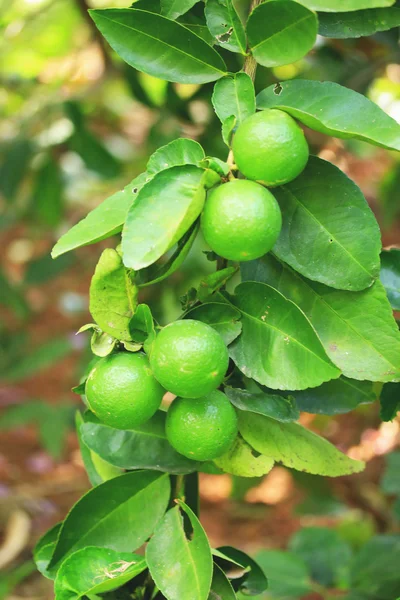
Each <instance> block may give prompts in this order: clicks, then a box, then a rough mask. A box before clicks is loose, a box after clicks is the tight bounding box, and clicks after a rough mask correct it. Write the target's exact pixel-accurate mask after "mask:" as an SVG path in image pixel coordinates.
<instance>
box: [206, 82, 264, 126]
mask: <svg viewBox="0 0 400 600" xmlns="http://www.w3.org/2000/svg"><path fill="white" fill-rule="evenodd" d="M212 103H213V106H214V110H215V112H216V113H217V116H218V118H219V120H220V121H221V122H222V123H224V122H225V120H226V119H227V118H228V117H231V116H232V115H234V116H235V117H236V121H235V125H239V124H240V123H242V121H244V120H245V119H247V117H250V116H251V115H252V114H254V113H255V111H256V97H255V92H254V84H253V82H252V80H251V79H250V77H249V76H248V75H247V74H246V73H235V74H234V75H227V76H226V77H223V78H222V79H220V80H219V81H217V83H216V84H215V86H214V92H213V95H212Z"/></svg>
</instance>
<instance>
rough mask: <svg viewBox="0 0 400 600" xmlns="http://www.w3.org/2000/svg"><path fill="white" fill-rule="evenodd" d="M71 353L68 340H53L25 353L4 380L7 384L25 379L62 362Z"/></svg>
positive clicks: (70, 345)
mask: <svg viewBox="0 0 400 600" xmlns="http://www.w3.org/2000/svg"><path fill="white" fill-rule="evenodd" d="M71 351H72V344H71V341H70V340H69V339H68V338H56V339H53V340H52V341H50V342H46V343H45V344H43V345H41V346H38V347H37V348H35V349H34V350H33V351H32V352H30V353H27V354H26V355H25V356H24V357H23V358H22V359H20V360H19V361H18V362H17V363H16V364H15V365H14V366H13V367H11V368H10V369H8V371H7V373H6V374H5V375H4V378H5V380H6V381H9V382H11V381H21V380H23V379H26V378H27V377H30V376H31V375H34V374H35V373H37V372H39V371H42V370H44V369H47V368H48V367H50V366H51V365H53V364H54V363H56V362H58V361H59V360H62V359H63V358H64V357H65V356H67V355H68V354H70V353H71Z"/></svg>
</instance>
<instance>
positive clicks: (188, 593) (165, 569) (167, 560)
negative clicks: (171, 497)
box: [146, 502, 212, 600]
mask: <svg viewBox="0 0 400 600" xmlns="http://www.w3.org/2000/svg"><path fill="white" fill-rule="evenodd" d="M181 510H182V511H184V512H185V513H186V515H187V517H188V519H189V521H190V524H191V527H192V530H193V533H192V535H191V536H190V539H188V538H187V537H186V533H185V530H184V524H183V516H182V513H181ZM146 560H147V564H148V566H149V570H150V573H151V576H152V577H153V579H154V581H155V583H156V585H157V587H158V588H159V590H161V592H162V593H163V594H164V596H166V598H168V600H183V598H184V599H185V600H207V598H208V595H209V592H210V586H211V578H212V556H211V549H210V544H209V542H208V539H207V536H206V534H205V532H204V529H203V528H202V526H201V524H200V522H199V521H198V519H197V517H196V515H195V514H194V513H193V511H192V510H191V509H190V508H189V507H188V506H186V505H185V504H184V503H183V502H179V506H175V508H171V509H170V510H169V511H168V512H167V514H166V515H165V516H164V518H163V520H162V521H161V523H160V524H159V525H158V527H157V529H156V531H155V533H154V535H153V537H152V538H151V540H150V542H149V543H148V545H147V548H146Z"/></svg>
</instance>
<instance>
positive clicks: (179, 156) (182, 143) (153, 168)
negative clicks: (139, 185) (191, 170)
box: [146, 138, 205, 175]
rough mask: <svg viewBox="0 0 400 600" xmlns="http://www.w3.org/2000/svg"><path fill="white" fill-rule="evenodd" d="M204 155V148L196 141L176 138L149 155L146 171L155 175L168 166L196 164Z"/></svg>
mask: <svg viewBox="0 0 400 600" xmlns="http://www.w3.org/2000/svg"><path fill="white" fill-rule="evenodd" d="M204 157H205V154H204V150H203V148H202V147H201V146H200V144H199V143H198V142H195V141H194V140H191V139H188V138H178V139H177V140H173V141H172V142H170V143H169V144H166V145H165V146H161V148H158V150H156V151H155V152H154V153H153V154H152V155H151V156H150V158H149V161H148V163H147V166H146V171H147V173H150V175H155V174H156V173H159V172H160V171H164V169H169V168H170V167H179V166H182V165H197V166H198V165H199V163H200V162H201V161H202V160H203V159H204Z"/></svg>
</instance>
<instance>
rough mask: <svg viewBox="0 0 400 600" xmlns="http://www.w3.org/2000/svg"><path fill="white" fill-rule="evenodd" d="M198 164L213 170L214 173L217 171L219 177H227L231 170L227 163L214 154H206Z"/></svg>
mask: <svg viewBox="0 0 400 600" xmlns="http://www.w3.org/2000/svg"><path fill="white" fill-rule="evenodd" d="M200 166H201V167H204V168H206V169H211V170H212V171H215V173H217V174H218V175H219V176H220V177H227V176H228V175H229V171H230V170H231V168H230V166H229V165H228V163H226V162H225V161H223V160H221V159H220V158H217V157H216V156H206V158H205V159H204V160H203V161H202V162H201V163H200Z"/></svg>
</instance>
